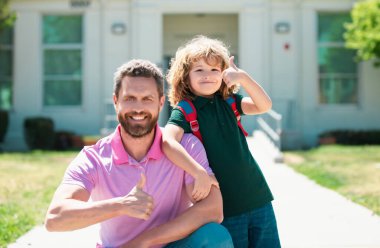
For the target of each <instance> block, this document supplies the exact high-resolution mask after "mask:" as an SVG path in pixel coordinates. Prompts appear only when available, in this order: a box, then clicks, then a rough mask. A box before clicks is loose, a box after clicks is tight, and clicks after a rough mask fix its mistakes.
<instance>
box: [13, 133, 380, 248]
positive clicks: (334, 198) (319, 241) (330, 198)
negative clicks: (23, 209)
mask: <svg viewBox="0 0 380 248" xmlns="http://www.w3.org/2000/svg"><path fill="white" fill-rule="evenodd" d="M249 144H250V147H251V150H252V151H253V154H254V156H255V158H256V159H257V160H258V162H259V164H260V165H261V168H262V170H263V173H264V175H265V176H266V179H267V181H268V183H269V186H270V187H271V189H272V192H273V195H274V197H275V201H274V202H273V206H274V208H275V212H276V215H277V222H278V228H279V233H280V238H281V242H282V247H284V248H374V247H378V248H380V217H378V216H375V215H373V214H372V213H371V211H369V210H368V209H366V208H364V207H361V206H359V205H357V204H354V203H352V202H350V201H348V200H347V199H345V198H344V197H342V196H340V195H339V194H337V193H335V192H334V191H331V190H328V189H325V188H322V187H320V186H318V185H317V184H315V183H313V182H312V181H310V180H308V179H307V178H306V177H304V176H302V175H300V174H297V173H295V172H294V171H293V170H292V169H290V168H289V167H287V166H286V165H284V164H275V163H274V162H273V156H274V153H273V148H272V146H271V144H269V143H268V142H267V141H266V139H265V138H264V137H263V136H262V134H261V133H255V136H254V137H253V138H249ZM97 231H98V228H97V226H94V227H89V228H85V229H82V230H78V231H75V232H66V233H49V232H47V231H46V230H45V229H44V228H43V227H41V226H39V227H36V228H34V229H33V230H31V231H30V232H29V233H27V234H26V235H24V236H23V237H21V238H20V239H18V240H17V242H16V243H15V244H12V245H10V246H9V247H10V248H26V247H33V248H37V247H38V248H47V247H56V248H61V247H62V248H63V247H84V248H86V247H92V248H93V247H95V242H96V237H97Z"/></svg>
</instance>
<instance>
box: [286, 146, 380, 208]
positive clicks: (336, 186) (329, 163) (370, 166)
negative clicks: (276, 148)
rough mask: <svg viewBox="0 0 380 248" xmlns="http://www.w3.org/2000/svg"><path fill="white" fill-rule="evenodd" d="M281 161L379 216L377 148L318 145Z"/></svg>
mask: <svg viewBox="0 0 380 248" xmlns="http://www.w3.org/2000/svg"><path fill="white" fill-rule="evenodd" d="M285 162H286V163H287V164H288V165H289V166H291V167H292V168H294V169H295V170H296V171H298V172H300V173H302V174H304V175H306V176H307V177H309V178H310V179H312V180H314V181H315V182H317V183H318V184H320V185H322V186H325V187H327V188H330V189H333V190H335V191H337V192H339V193H340V194H342V195H343V196H345V197H347V198H348V199H350V200H352V201H354V202H356V203H358V204H361V205H363V206H365V207H367V208H368V209H370V210H372V211H373V212H374V213H375V214H377V215H380V146H339V145H327V146H321V147H318V148H315V149H312V150H309V151H297V152H286V153H285Z"/></svg>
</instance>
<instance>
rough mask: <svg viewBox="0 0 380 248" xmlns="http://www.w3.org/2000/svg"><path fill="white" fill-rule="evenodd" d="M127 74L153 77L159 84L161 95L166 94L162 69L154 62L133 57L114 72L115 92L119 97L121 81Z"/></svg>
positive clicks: (158, 88)
mask: <svg viewBox="0 0 380 248" xmlns="http://www.w3.org/2000/svg"><path fill="white" fill-rule="evenodd" d="M125 76H129V77H146V78H150V77H153V78H154V80H155V81H156V84H157V90H158V94H159V96H160V97H162V96H163V94H164V87H163V85H164V77H163V75H162V71H161V70H160V68H158V66H157V65H155V64H154V63H152V62H150V61H148V60H143V59H133V60H130V61H129V62H127V63H125V64H123V65H121V66H120V67H119V68H117V70H116V72H115V74H114V84H113V93H114V94H115V95H116V97H118V95H119V91H120V88H121V81H122V80H123V78H124V77H125Z"/></svg>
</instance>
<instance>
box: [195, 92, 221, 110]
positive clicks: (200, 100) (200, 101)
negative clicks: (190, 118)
mask: <svg viewBox="0 0 380 248" xmlns="http://www.w3.org/2000/svg"><path fill="white" fill-rule="evenodd" d="M216 97H217V94H215V95H214V96H213V97H211V98H208V97H203V96H196V97H195V98H194V100H193V103H194V105H195V106H196V107H197V108H199V109H200V108H203V107H204V106H205V105H206V104H207V103H209V102H211V101H214V100H215V99H216Z"/></svg>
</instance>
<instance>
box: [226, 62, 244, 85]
mask: <svg viewBox="0 0 380 248" xmlns="http://www.w3.org/2000/svg"><path fill="white" fill-rule="evenodd" d="M244 73H245V72H244V71H243V70H240V69H239V68H238V67H237V66H236V65H235V63H234V56H231V57H230V67H228V68H227V69H225V70H224V71H223V73H222V77H223V81H224V83H225V84H226V85H227V87H228V88H230V87H232V86H234V85H236V84H238V83H239V82H241V81H242V80H243V77H244Z"/></svg>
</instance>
